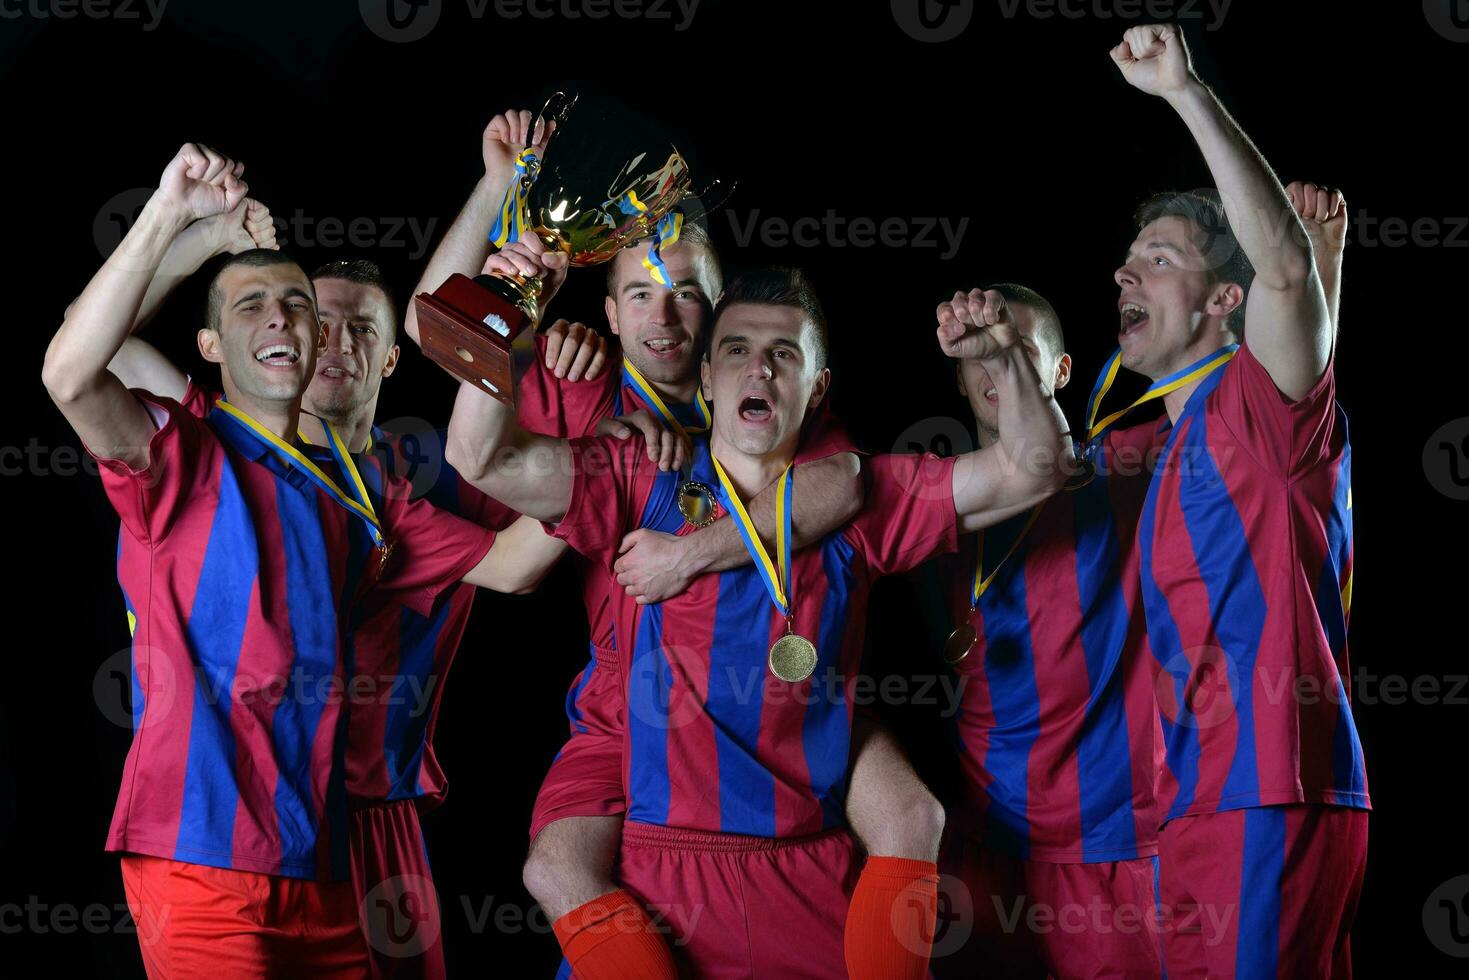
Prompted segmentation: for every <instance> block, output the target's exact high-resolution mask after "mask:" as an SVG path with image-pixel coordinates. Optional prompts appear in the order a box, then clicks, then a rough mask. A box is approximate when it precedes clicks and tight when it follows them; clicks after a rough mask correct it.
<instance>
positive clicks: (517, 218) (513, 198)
mask: <svg viewBox="0 0 1469 980" xmlns="http://www.w3.org/2000/svg"><path fill="white" fill-rule="evenodd" d="M540 172H541V161H540V158H538V157H537V156H536V154H535V151H534V150H532V149H531V148H530V147H528V146H527V147H526V148H525V149H523V150H521V151H520V154H519V155H518V156H517V157H516V158H515V177H514V178H512V179H511V181H510V188H509V189H508V190H507V191H505V200H504V201H503V202H502V203H501V204H500V213H499V214H497V215H495V226H494V227H493V228H491V229H490V242H491V244H493V245H494V246H495V247H496V248H504V247H505V244H506V243H507V242H518V241H520V239H521V237H522V236H524V235H525V232H526V229H527V228H528V227H529V226H530V188H531V185H532V184H534V183H535V182H536V177H537V176H539V174H540Z"/></svg>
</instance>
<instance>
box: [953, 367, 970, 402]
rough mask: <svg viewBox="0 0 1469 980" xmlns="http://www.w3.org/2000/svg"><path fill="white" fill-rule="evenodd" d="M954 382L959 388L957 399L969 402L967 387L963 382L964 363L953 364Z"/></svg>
mask: <svg viewBox="0 0 1469 980" xmlns="http://www.w3.org/2000/svg"><path fill="white" fill-rule="evenodd" d="M954 380H955V382H956V383H957V384H958V387H959V397H960V398H963V399H964V400H965V401H968V400H969V385H968V384H966V383H965V381H964V362H963V361H955V362H954Z"/></svg>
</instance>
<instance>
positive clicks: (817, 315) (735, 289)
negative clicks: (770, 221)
mask: <svg viewBox="0 0 1469 980" xmlns="http://www.w3.org/2000/svg"><path fill="white" fill-rule="evenodd" d="M736 303H760V304H763V305H766V306H790V307H794V308H795V309H798V310H800V311H801V312H802V313H803V314H804V315H805V317H806V320H807V321H808V322H809V323H810V324H811V327H812V333H813V334H815V336H816V349H815V350H814V351H812V352H811V358H812V361H813V362H814V363H815V365H816V369H817V370H818V371H819V370H821V369H822V368H824V367H826V358H827V354H828V352H829V348H830V340H829V332H828V329H827V324H826V311H825V310H823V309H822V308H821V300H819V299H818V298H817V297H816V288H815V287H814V286H812V285H811V280H810V279H809V278H808V277H807V276H806V273H805V272H804V271H803V270H801V269H798V268H795V267H794V266H788V265H767V266H761V267H759V268H756V269H750V270H748V271H745V272H742V273H740V274H739V275H737V276H735V277H734V278H733V279H731V280H730V282H729V285H728V286H725V287H724V292H723V293H721V294H720V296H719V302H718V303H717V304H715V307H714V323H715V325H716V326H717V325H718V324H719V318H720V316H721V315H722V314H723V313H724V311H725V310H727V309H729V308H730V307H731V306H734V305H735V304H736ZM710 336H711V338H712V336H713V331H711V332H710Z"/></svg>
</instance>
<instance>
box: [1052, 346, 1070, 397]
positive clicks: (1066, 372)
mask: <svg viewBox="0 0 1469 980" xmlns="http://www.w3.org/2000/svg"><path fill="white" fill-rule="evenodd" d="M1070 380H1071V355H1070V354H1062V355H1061V360H1059V361H1057V362H1056V380H1055V381H1054V382H1053V383H1052V384H1051V390H1052V391H1060V390H1061V389H1062V388H1064V387H1066V382H1068V381H1070Z"/></svg>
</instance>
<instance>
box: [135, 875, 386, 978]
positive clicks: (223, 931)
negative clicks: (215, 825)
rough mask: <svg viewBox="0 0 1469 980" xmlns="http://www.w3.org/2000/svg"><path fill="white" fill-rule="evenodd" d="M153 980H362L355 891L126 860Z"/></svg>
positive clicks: (346, 885) (364, 969)
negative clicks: (280, 979) (277, 979)
mask: <svg viewBox="0 0 1469 980" xmlns="http://www.w3.org/2000/svg"><path fill="white" fill-rule="evenodd" d="M122 887H123V891H124V892H125V893H126V894H127V902H128V911H130V912H131V913H132V915H133V920H134V921H135V922H136V923H137V927H138V945H139V947H140V948H141V950H142V952H143V966H144V967H145V968H146V969H147V971H148V976H149V977H150V978H151V980H174V978H194V977H211V978H216V980H225V978H228V980H239V978H249V980H254V978H260V980H265V978H267V977H269V978H275V977H283V976H302V977H341V978H348V977H351V978H354V980H355V978H360V977H365V976H367V975H368V964H367V960H368V956H367V943H365V942H364V941H363V939H362V928H361V926H359V925H358V922H357V900H356V899H355V898H354V896H353V894H352V884H351V882H346V881H339V882H331V881H310V880H307V879H302V878H285V877H281V876H279V875H267V874H259V873H257V872H254V871H235V870H232V869H230V868H211V867H209V866H207V865H203V864H189V863H186V862H183V861H171V860H169V859H168V858H161V857H151V856H148V855H143V854H124V855H123V856H122Z"/></svg>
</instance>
